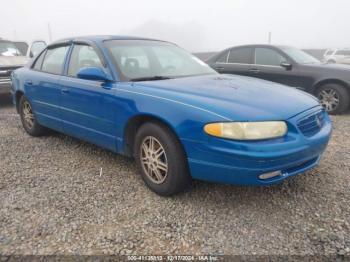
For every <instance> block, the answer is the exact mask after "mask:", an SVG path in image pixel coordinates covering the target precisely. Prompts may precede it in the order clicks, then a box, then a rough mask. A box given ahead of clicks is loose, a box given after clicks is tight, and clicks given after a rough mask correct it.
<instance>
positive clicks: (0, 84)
mask: <svg viewBox="0 0 350 262" xmlns="http://www.w3.org/2000/svg"><path fill="white" fill-rule="evenodd" d="M11 86H12V82H11V79H10V78H0V94H10V93H11Z"/></svg>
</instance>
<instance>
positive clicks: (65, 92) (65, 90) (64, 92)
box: [61, 88, 69, 94]
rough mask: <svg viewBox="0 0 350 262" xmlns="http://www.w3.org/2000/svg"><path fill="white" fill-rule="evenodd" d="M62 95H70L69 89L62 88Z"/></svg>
mask: <svg viewBox="0 0 350 262" xmlns="http://www.w3.org/2000/svg"><path fill="white" fill-rule="evenodd" d="M61 93H62V94H68V93H69V90H68V88H62V89H61Z"/></svg>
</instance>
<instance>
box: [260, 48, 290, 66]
mask: <svg viewBox="0 0 350 262" xmlns="http://www.w3.org/2000/svg"><path fill="white" fill-rule="evenodd" d="M285 61H286V59H285V58H284V57H283V56H282V55H280V54H279V53H278V52H276V51H275V50H272V49H270V48H255V64H257V65H270V66H280V65H281V63H282V62H285Z"/></svg>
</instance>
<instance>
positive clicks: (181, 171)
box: [134, 123, 191, 196]
mask: <svg viewBox="0 0 350 262" xmlns="http://www.w3.org/2000/svg"><path fill="white" fill-rule="evenodd" d="M134 153H135V154H134V155H135V160H136V163H137V166H138V168H139V170H140V172H141V176H142V179H143V180H144V182H145V183H146V185H147V186H148V187H149V188H150V189H151V190H152V191H154V192H155V193H157V194H159V195H162V196H170V195H173V194H176V193H178V192H180V191H183V190H184V189H185V188H186V187H188V186H189V185H190V182H191V177H190V175H189V172H188V164H187V159H186V157H185V153H184V150H183V148H182V146H181V144H180V142H179V141H178V139H177V137H176V136H175V135H174V134H173V133H172V132H171V130H169V129H168V128H167V127H165V126H163V125H162V124H158V123H146V124H143V125H142V126H141V127H140V129H139V130H138V132H137V134H136V139H135V145H134Z"/></svg>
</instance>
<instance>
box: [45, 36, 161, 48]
mask: <svg viewBox="0 0 350 262" xmlns="http://www.w3.org/2000/svg"><path fill="white" fill-rule="evenodd" d="M84 40H85V41H92V42H103V41H106V40H144V41H159V42H167V41H163V40H158V39H152V38H145V37H137V36H122V35H89V36H78V37H69V38H64V39H60V40H57V41H54V42H52V43H51V44H50V45H49V46H52V45H57V44H61V43H67V42H70V41H84Z"/></svg>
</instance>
